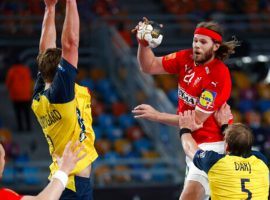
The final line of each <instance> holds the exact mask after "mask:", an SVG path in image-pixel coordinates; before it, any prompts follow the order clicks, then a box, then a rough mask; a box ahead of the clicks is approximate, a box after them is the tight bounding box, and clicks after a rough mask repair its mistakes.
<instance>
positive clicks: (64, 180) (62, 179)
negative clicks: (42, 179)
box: [52, 170, 68, 188]
mask: <svg viewBox="0 0 270 200" xmlns="http://www.w3.org/2000/svg"><path fill="white" fill-rule="evenodd" d="M52 178H56V179H58V180H59V181H60V182H61V183H62V185H63V186H64V188H65V187H66V185H67V182H68V176H67V174H66V173H65V172H63V171H61V170H58V171H56V172H55V173H54V175H53V176H52Z"/></svg>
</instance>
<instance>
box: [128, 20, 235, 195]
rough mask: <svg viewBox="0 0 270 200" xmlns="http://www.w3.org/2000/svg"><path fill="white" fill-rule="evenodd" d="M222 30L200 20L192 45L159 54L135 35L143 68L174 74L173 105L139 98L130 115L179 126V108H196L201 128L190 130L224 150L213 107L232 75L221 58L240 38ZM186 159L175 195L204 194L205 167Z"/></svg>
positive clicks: (225, 95)
mask: <svg viewBox="0 0 270 200" xmlns="http://www.w3.org/2000/svg"><path fill="white" fill-rule="evenodd" d="M144 23H147V19H146V18H145V19H144V22H140V23H139V24H138V26H137V27H136V30H137V33H138V32H140V34H142V33H141V32H142V28H143V24H144ZM142 35H143V34H142ZM222 35H223V31H222V28H221V27H220V25H219V24H218V23H215V22H201V23H199V24H198V25H197V27H196V29H195V31H194V37H193V43H192V49H185V50H180V51H178V52H173V53H171V54H169V55H165V56H161V57H156V56H155V55H154V53H153V51H152V49H151V48H150V47H148V46H147V45H145V42H144V41H141V40H140V39H138V42H139V46H138V52H137V58H138V62H139V64H140V67H141V70H142V71H143V72H145V73H147V74H177V75H178V110H177V114H169V113H163V112H159V111H157V110H156V109H154V108H153V107H152V106H150V105H146V104H141V105H138V106H137V107H135V108H134V110H133V111H132V112H133V113H134V114H135V118H143V119H148V120H151V121H156V122H160V123H164V124H167V125H173V126H178V121H179V116H178V113H182V112H184V111H186V110H195V111H196V117H195V119H196V123H197V124H203V127H202V128H200V129H198V130H193V131H194V132H193V133H192V136H193V138H194V139H195V141H196V142H197V144H198V145H199V147H200V148H201V149H203V150H214V151H216V152H219V153H224V142H223V135H222V133H221V130H220V128H219V126H218V124H217V122H216V120H215V118H214V112H215V111H217V110H218V109H219V108H220V107H221V106H222V105H223V104H224V103H226V101H227V100H228V99H229V97H230V93H231V77H230V72H229V69H228V67H227V66H226V65H225V64H224V63H223V61H224V60H225V59H227V58H228V57H229V55H230V54H232V53H234V49H235V47H236V46H238V45H239V42H238V41H237V40H236V39H234V40H232V41H228V42H225V41H224V40H223V36H222ZM137 37H138V34H137ZM186 162H187V167H188V169H187V170H188V173H187V176H186V179H185V184H184V189H183V191H182V194H181V196H180V199H181V200H190V199H192V200H197V199H198V200H199V199H208V198H209V195H210V190H209V184H208V178H207V175H206V173H204V172H203V171H201V170H199V169H198V168H196V167H195V166H194V165H193V163H192V160H190V159H189V158H188V157H187V158H186Z"/></svg>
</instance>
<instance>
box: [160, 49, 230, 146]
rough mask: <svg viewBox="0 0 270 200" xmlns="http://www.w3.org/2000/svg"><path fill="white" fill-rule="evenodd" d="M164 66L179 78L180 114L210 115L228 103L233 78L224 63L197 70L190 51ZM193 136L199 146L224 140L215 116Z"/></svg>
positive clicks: (171, 56)
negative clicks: (200, 112)
mask: <svg viewBox="0 0 270 200" xmlns="http://www.w3.org/2000/svg"><path fill="white" fill-rule="evenodd" d="M162 64H163V67H164V69H165V70H166V71H167V72H168V73H171V74H178V75H179V78H178V112H177V113H179V112H183V111H185V110H194V109H196V110H200V111H202V112H204V113H209V114H211V113H214V112H215V111H216V110H218V109H219V108H220V107H221V105H222V104H224V103H225V102H226V101H227V100H228V99H229V97H230V93H231V76H230V72H229V70H228V67H227V66H226V65H225V64H224V63H223V62H222V61H221V60H218V59H214V60H213V61H211V62H210V63H208V64H205V65H198V66H196V65H195V63H194V60H193V58H192V50H191V49H188V50H181V51H178V52H175V53H172V54H169V55H167V56H164V57H163V59H162ZM192 136H193V138H194V139H195V141H196V142H197V143H198V144H201V143H207V142H218V141H222V140H223V135H222V133H221V131H220V127H219V126H218V124H217V122H216V120H215V118H214V116H213V115H211V116H210V117H209V118H208V119H207V120H206V121H205V122H204V124H203V128H201V129H199V130H197V131H195V132H193V133H192Z"/></svg>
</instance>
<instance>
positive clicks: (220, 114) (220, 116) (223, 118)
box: [214, 103, 233, 126]
mask: <svg viewBox="0 0 270 200" xmlns="http://www.w3.org/2000/svg"><path fill="white" fill-rule="evenodd" d="M214 117H215V119H216V121H217V123H218V125H219V126H222V125H223V124H228V123H229V121H230V120H231V119H232V118H233V115H232V112H231V108H230V106H229V105H228V104H227V103H224V104H223V105H222V106H221V108H220V109H219V110H218V111H216V112H215V114H214Z"/></svg>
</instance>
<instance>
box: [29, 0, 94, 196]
mask: <svg viewBox="0 0 270 200" xmlns="http://www.w3.org/2000/svg"><path fill="white" fill-rule="evenodd" d="M44 2H45V5H46V8H45V15H44V19H43V25H42V33H41V39H40V47H39V55H38V58H37V61H38V68H39V74H38V77H37V80H36V85H35V88H34V95H33V102H32V109H33V111H34V113H35V115H36V117H37V119H38V121H39V123H40V125H41V127H42V129H43V132H44V135H45V137H46V139H47V141H48V144H49V149H50V154H51V155H52V160H53V162H52V164H51V165H50V170H51V174H50V177H49V178H51V176H52V175H53V174H54V173H55V172H56V171H57V170H58V168H59V166H58V164H57V162H56V158H55V156H54V155H58V156H61V155H62V153H63V151H64V148H65V145H66V144H67V143H68V141H72V142H73V143H75V142H76V141H80V142H81V143H82V144H83V145H84V147H85V149H84V150H83V152H82V154H83V153H86V154H87V156H85V157H84V158H83V159H82V160H81V161H79V162H78V164H77V165H76V167H75V168H74V170H73V171H72V173H71V176H70V177H69V180H68V184H67V187H66V189H65V191H64V192H63V194H62V196H61V198H60V199H92V188H91V184H90V173H91V163H92V162H93V161H94V160H95V159H96V158H97V156H98V155H97V152H96V150H95V148H94V140H95V135H94V131H93V129H92V116H91V106H90V104H91V96H90V94H89V92H88V89H87V88H85V87H82V86H79V85H77V84H75V76H76V74H77V64H78V46H79V16H78V11H77V3H76V0H66V16H65V22H64V26H63V31H62V38H61V44H62V49H59V48H56V28H55V5H56V4H57V0H44Z"/></svg>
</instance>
